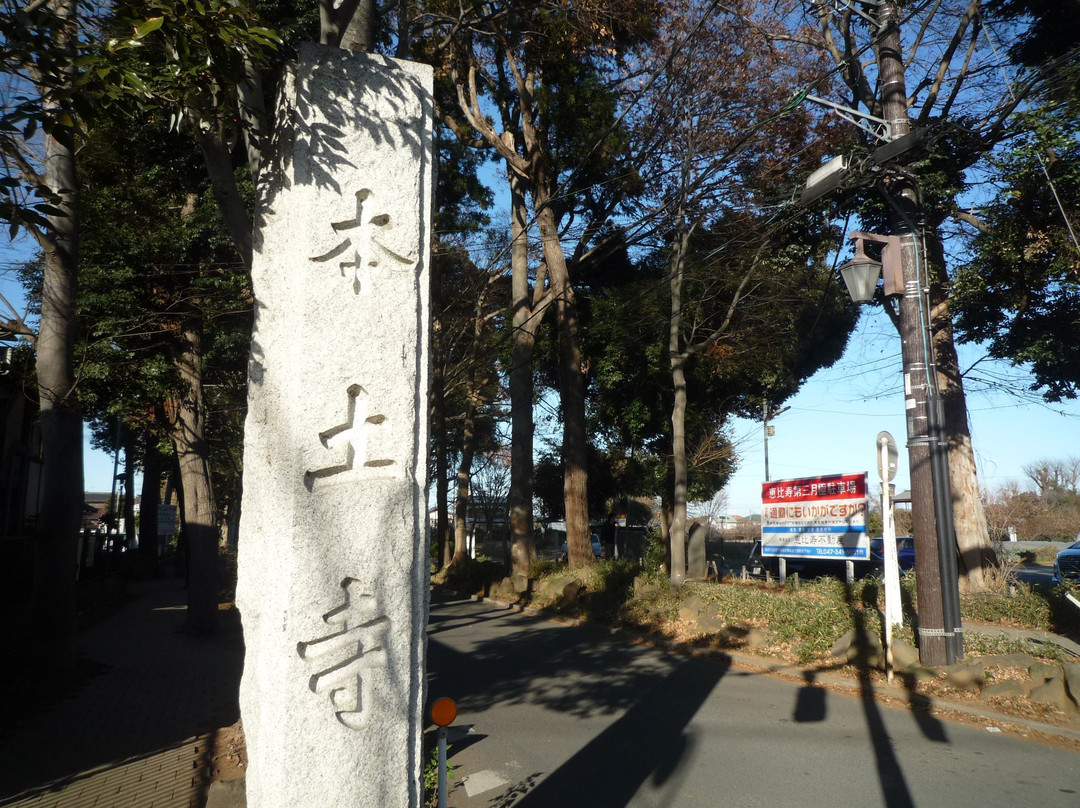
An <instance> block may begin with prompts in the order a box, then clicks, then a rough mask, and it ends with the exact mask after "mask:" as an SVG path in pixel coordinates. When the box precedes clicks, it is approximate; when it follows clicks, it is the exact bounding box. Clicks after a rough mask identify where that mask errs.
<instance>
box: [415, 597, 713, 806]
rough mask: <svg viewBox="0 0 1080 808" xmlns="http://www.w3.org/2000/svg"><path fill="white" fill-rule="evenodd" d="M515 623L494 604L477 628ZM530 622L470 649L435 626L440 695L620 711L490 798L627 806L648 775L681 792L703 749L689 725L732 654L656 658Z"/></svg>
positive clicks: (477, 702)
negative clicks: (578, 745)
mask: <svg viewBox="0 0 1080 808" xmlns="http://www.w3.org/2000/svg"><path fill="white" fill-rule="evenodd" d="M498 612H501V615H500V614H499V613H498ZM444 616H445V615H433V618H435V619H434V620H433V622H434V623H435V624H437V625H439V624H441V623H440V621H441V620H442V618H443V617H444ZM510 619H512V620H518V621H519V620H522V619H523V618H522V616H520V615H516V614H513V613H511V612H507V611H505V610H496V609H492V611H491V612H484V613H482V614H480V615H478V616H477V621H476V624H475V626H473V627H472V628H473V630H474V632H475V633H481V632H483V631H484V630H485V628H487V627H494V625H493V624H498V623H500V622H501V620H510ZM524 619H525V620H526V621H527V624H526V626H525V627H524V628H522V629H521V630H518V631H514V632H513V633H511V634H510V635H508V636H505V635H504V636H498V635H492V637H491V638H490V639H485V638H481V637H478V638H477V639H476V640H475V641H474V643H475V644H474V646H473V649H472V650H471V651H470V652H469V653H462V652H460V651H455V650H453V649H451V648H449V647H447V646H446V645H444V644H442V643H441V642H439V640H438V630H437V629H436V632H435V633H434V634H433V635H432V636H431V637H430V638H429V658H430V659H429V666H430V670H432V671H433V672H435V673H434V674H433V677H432V683H431V690H432V692H435V691H438V692H439V693H453V694H454V696H455V698H456V700H457V702H458V705H459V707H460V708H461V710H462V711H463V712H473V711H483V710H486V709H489V708H491V707H492V705H496V704H499V705H508V704H531V705H536V706H540V707H544V708H546V709H550V710H555V711H558V712H563V713H567V714H570V715H574V716H577V717H580V718H588V717H593V716H598V715H611V714H615V713H619V712H621V713H622V715H621V716H620V717H619V718H618V719H617V720H616V721H615V722H614V723H613V724H611V725H610V726H609V727H608V728H607V729H605V730H604V731H603V732H601V733H600V734H599V735H597V736H596V737H595V738H593V739H592V740H591V741H589V742H588V743H587V744H586V745H585V746H584V747H583V748H582V749H581V750H580V751H578V752H577V753H576V754H574V755H573V757H571V758H570V759H569V760H568V761H566V762H565V763H564V764H563V765H562V766H560V767H559V768H558V769H556V770H555V771H553V772H551V773H550V774H549V775H547V776H546V777H544V778H543V779H542V780H540V781H539V782H538V783H537V782H536V780H538V779H539V775H534V776H532V777H531V778H530V780H529V782H528V783H527V784H523V783H517V784H515V785H513V786H511V787H510V788H509V790H508V791H507V792H505V793H504V794H502V795H500V796H498V797H495V798H494V799H493V800H492V803H491V804H492V805H496V806H501V807H505V806H509V805H516V806H524V807H525V808H529V807H530V806H549V805H561V804H566V805H589V806H590V807H591V808H619V807H620V806H625V805H627V804H628V803H629V802H630V801H631V799H632V798H633V796H634V795H635V794H636V793H637V792H638V790H639V789H640V788H641V786H642V785H643V784H644V783H645V782H646V781H647V780H649V781H651V783H652V785H653V786H654V787H657V788H664V789H665V790H670V789H671V788H673V787H674V785H675V784H676V783H677V781H678V778H679V775H680V771H681V767H682V766H683V765H684V764H685V762H686V761H687V760H688V759H689V758H690V756H691V752H692V751H693V748H694V745H695V738H694V735H693V733H692V732H688V731H687V727H688V725H689V724H690V722H691V721H692V720H693V718H694V716H695V715H696V713H697V711H698V710H699V709H700V707H701V705H702V704H703V703H704V702H705V700H706V699H707V698H708V697H709V695H710V693H712V691H713V689H714V688H715V687H716V685H717V683H718V682H719V681H720V679H721V678H722V677H723V676H724V675H725V673H726V672H727V671H728V670H729V668H730V660H729V659H727V658H726V657H722V656H716V657H713V658H708V659H702V658H688V657H684V656H680V655H675V654H661V655H659V656H658V655H656V654H655V653H654V652H653V649H651V648H646V647H645V646H642V645H638V644H635V643H632V642H629V641H628V640H627V639H626V638H625V637H612V636H611V635H610V634H608V633H607V632H604V631H601V630H598V629H592V628H587V627H586V628H580V629H576V630H572V631H568V630H567V629H566V627H565V626H560V625H557V624H553V623H550V622H548V621H546V620H543V619H540V618H529V617H525V618H524ZM455 624H456V621H455ZM449 670H453V671H455V673H454V674H453V677H452V678H451V677H450V676H449V675H447V674H445V673H444V672H445V671H449ZM492 671H496V674H495V675H494V676H492V675H491V672H492ZM481 673H483V674H484V675H483V676H481ZM480 682H483V685H480V684H479V683H480ZM533 783H535V785H532V784H533ZM525 792H527V793H525Z"/></svg>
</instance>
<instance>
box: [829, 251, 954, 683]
mask: <svg viewBox="0 0 1080 808" xmlns="http://www.w3.org/2000/svg"><path fill="white" fill-rule="evenodd" d="M848 237H849V238H852V239H855V240H856V243H857V246H856V254H855V258H853V259H852V260H851V261H849V262H847V263H846V264H844V266H843V267H841V269H840V272H841V275H842V277H843V278H844V282H845V284H846V285H847V287H848V291H849V294H850V295H851V298H852V300H854V301H855V302H856V303H867V302H869V301H870V300H871V299H873V296H874V293H875V291H876V288H877V280H878V277H879V276H880V275H882V274H884V281H885V282H884V288H883V290H882V291H883V292H884V294H885V295H886V296H887V297H895V296H900V314H899V323H900V336H901V343H902V350H901V356H902V360H903V366H904V396H905V402H904V404H905V409H906V412H907V431H908V444H907V446H908V462H909V465H910V474H911V492H912V521H913V528H914V533H915V574H916V578H915V580H916V586H917V588H918V599H919V658H920V660H921V661H922V663H923V664H924V665H928V666H935V665H951V664H952V663H953V662H955V661H956V660H957V659H958V658H959V657H961V656H963V634H962V630H963V629H962V627H961V623H960V597H959V590H958V579H957V573H956V539H955V535H954V528H953V519H952V494H951V485H950V482H949V465H948V447H947V445H946V442H945V435H944V430H943V421H944V418H943V414H942V408H941V399H940V398H939V397H938V395H937V383H936V373H937V371H936V369H935V367H934V362H933V348H932V342H931V329H930V321H929V312H928V309H927V302H926V299H925V296H924V292H923V284H922V283H921V278H920V275H921V273H920V268H919V260H918V255H917V245H916V242H915V236H914V234H912V233H906V234H905V235H904V236H900V237H897V236H875V235H872V234H869V233H861V232H853V233H849V234H848ZM905 240H907V241H910V243H911V247H912V249H911V255H912V257H913V258H914V259H915V260H912V261H907V260H905V258H906V257H907V256H906V252H907V251H906V250H905V249H904V247H905V243H904V242H905ZM864 241H869V242H871V243H877V244H881V245H882V260H881V261H880V262H879V261H875V260H874V259H872V258H869V257H868V256H867V255H866V253H865V251H864V249H863V242H864ZM901 279H902V280H903V281H904V282H903V283H902V284H901V283H900V280H901Z"/></svg>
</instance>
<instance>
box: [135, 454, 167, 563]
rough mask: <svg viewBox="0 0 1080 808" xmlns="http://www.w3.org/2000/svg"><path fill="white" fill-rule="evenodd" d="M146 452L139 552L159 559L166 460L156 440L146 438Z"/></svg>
mask: <svg viewBox="0 0 1080 808" xmlns="http://www.w3.org/2000/svg"><path fill="white" fill-rule="evenodd" d="M145 441H146V451H145V452H144V453H143V463H142V467H143V483H142V498H141V499H142V502H141V505H140V509H139V510H140V514H141V517H140V519H139V551H140V552H141V553H143V554H144V555H146V556H147V557H148V558H153V559H157V558H158V557H159V556H158V541H159V540H158V532H157V508H158V505H159V504H160V503H161V473H162V471H163V470H164V468H165V458H164V457H163V456H162V454H161V452H159V451H158V448H157V444H156V443H155V441H154V438H153V437H152V436H150V435H147V436H145Z"/></svg>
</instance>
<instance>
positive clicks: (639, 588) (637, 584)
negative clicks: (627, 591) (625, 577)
mask: <svg viewBox="0 0 1080 808" xmlns="http://www.w3.org/2000/svg"><path fill="white" fill-rule="evenodd" d="M659 594H660V587H658V586H657V585H656V584H654V583H650V582H649V581H647V580H645V579H644V578H642V577H641V576H640V575H639V576H637V577H636V578H634V597H638V598H649V597H653V596H655V595H659Z"/></svg>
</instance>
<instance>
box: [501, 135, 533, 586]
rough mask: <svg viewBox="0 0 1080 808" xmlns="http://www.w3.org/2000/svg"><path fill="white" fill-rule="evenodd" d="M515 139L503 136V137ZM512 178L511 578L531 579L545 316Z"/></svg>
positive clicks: (521, 202)
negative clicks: (537, 393)
mask: <svg viewBox="0 0 1080 808" xmlns="http://www.w3.org/2000/svg"><path fill="white" fill-rule="evenodd" d="M507 137H511V136H510V135H509V134H507V135H504V139H505V138H507ZM507 169H508V171H509V174H510V216H511V220H512V237H513V241H512V242H511V245H510V260H511V265H512V270H513V279H512V292H511V293H512V297H513V299H512V301H511V307H512V309H513V323H514V335H513V354H512V357H513V358H512V362H511V366H510V418H511V438H510V493H509V495H508V497H507V499H508V503H507V504H508V505H509V507H510V557H511V559H512V562H513V563H512V565H511V574H513V575H528V574H529V566H530V564H532V562H533V561H534V560H535V559H536V542H535V540H534V539H533V508H532V499H533V497H532V494H533V489H532V480H533V429H534V424H533V377H532V371H533V352H534V350H535V348H536V332H537V329H539V327H540V322H541V318H540V317H538V316H536V313H535V309H534V308H533V306H532V305H531V301H530V294H529V264H528V261H529V254H528V249H529V245H528V241H527V237H528V234H527V222H526V219H527V218H528V213H527V210H526V207H525V195H524V192H523V191H522V188H521V180H520V178H518V176H517V175H516V174H515V173H514V171H513V170H512V169H511V168H510V167H509V166H508V167H507Z"/></svg>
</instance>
